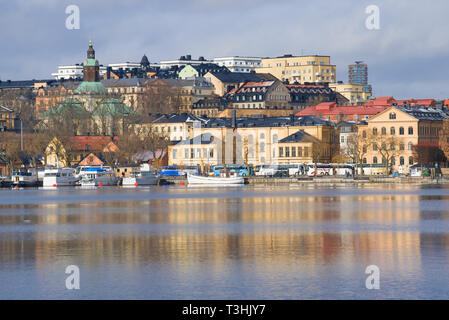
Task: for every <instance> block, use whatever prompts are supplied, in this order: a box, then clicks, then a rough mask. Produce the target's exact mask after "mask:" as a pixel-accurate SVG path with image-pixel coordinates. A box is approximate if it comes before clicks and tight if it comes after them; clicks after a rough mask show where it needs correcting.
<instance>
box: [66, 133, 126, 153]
mask: <svg viewBox="0 0 449 320" xmlns="http://www.w3.org/2000/svg"><path fill="white" fill-rule="evenodd" d="M70 140H71V143H72V148H73V150H79V151H82V150H91V151H103V150H104V148H105V147H106V146H107V145H108V144H109V143H110V142H117V141H118V137H117V136H115V137H113V138H111V137H110V136H74V137H72V138H70Z"/></svg>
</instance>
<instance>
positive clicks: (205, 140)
mask: <svg viewBox="0 0 449 320" xmlns="http://www.w3.org/2000/svg"><path fill="white" fill-rule="evenodd" d="M213 141H214V136H213V135H212V134H210V133H207V132H206V133H203V134H200V135H199V136H196V137H194V138H192V139H186V140H181V141H179V142H178V143H177V145H191V144H211V143H212V142H213Z"/></svg>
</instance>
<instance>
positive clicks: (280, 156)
mask: <svg viewBox="0 0 449 320" xmlns="http://www.w3.org/2000/svg"><path fill="white" fill-rule="evenodd" d="M283 156H284V148H283V147H279V158H282V157H283Z"/></svg>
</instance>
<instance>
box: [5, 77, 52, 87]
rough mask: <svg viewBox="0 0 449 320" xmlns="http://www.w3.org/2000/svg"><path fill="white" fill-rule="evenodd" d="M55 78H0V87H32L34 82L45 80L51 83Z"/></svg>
mask: <svg viewBox="0 0 449 320" xmlns="http://www.w3.org/2000/svg"><path fill="white" fill-rule="evenodd" d="M56 81H57V80H55V79H52V80H19V81H11V80H7V81H1V80H0V89H19V88H34V84H35V83H36V82H47V83H53V82H56Z"/></svg>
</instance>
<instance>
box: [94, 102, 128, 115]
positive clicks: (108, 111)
mask: <svg viewBox="0 0 449 320" xmlns="http://www.w3.org/2000/svg"><path fill="white" fill-rule="evenodd" d="M134 113H135V112H134V110H132V109H130V108H128V107H127V106H126V105H125V104H124V103H123V102H121V101H120V100H118V99H114V98H107V99H105V100H103V101H99V102H98V106H97V108H96V109H95V111H94V112H93V113H92V115H94V116H101V115H110V116H129V115H132V114H134Z"/></svg>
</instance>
